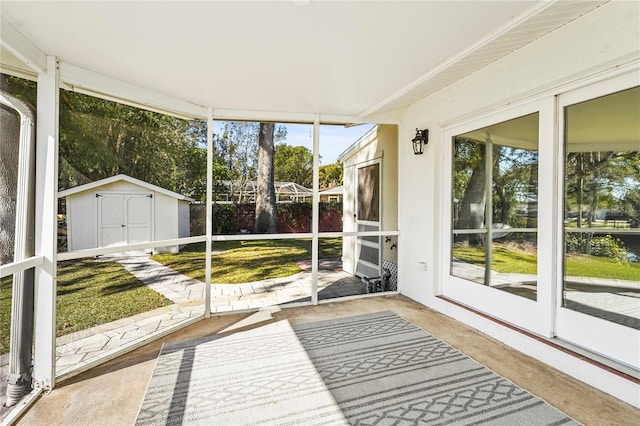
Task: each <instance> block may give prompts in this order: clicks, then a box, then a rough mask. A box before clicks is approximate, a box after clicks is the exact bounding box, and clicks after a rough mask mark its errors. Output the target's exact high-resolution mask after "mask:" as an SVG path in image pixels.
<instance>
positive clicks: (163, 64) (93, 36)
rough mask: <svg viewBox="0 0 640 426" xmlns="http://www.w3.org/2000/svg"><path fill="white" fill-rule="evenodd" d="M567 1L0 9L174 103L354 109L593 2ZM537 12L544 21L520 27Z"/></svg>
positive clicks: (82, 59) (433, 83)
mask: <svg viewBox="0 0 640 426" xmlns="http://www.w3.org/2000/svg"><path fill="white" fill-rule="evenodd" d="M560 3H565V2H560ZM571 3H574V4H580V5H582V6H580V7H578V8H577V9H579V10H577V11H574V13H571V14H566V16H560V14H552V15H550V14H549V11H548V10H553V7H554V4H553V3H549V2H540V1H455V2H449V1H424V2H415V1H414V2H398V1H387V2H325V1H308V2H301V1H297V2H293V1H279V2H239V1H233V2H231V1H229V2H206V1H196V2H183V1H180V2H177V1H176V2H154V1H141V2H129V1H123V2H58V1H47V2H13V1H2V2H1V3H0V5H1V9H0V13H1V15H2V18H3V19H5V20H6V21H8V22H10V23H11V24H12V25H13V26H14V27H15V28H16V29H17V30H18V31H19V32H21V33H22V34H23V35H24V36H25V37H26V38H28V39H29V40H30V41H32V42H33V43H34V44H35V45H36V46H38V47H39V48H40V49H41V50H42V51H44V52H45V53H47V54H49V55H55V56H57V57H59V58H60V60H61V61H63V62H65V63H68V64H71V65H74V66H77V67H80V68H85V69H87V70H90V71H94V72H97V73H100V74H103V75H105V76H108V77H111V78H114V79H117V80H121V81H123V82H126V83H129V84H132V85H135V86H138V87H140V88H143V89H147V90H151V91H154V92H158V93H161V94H163V95H166V96H171V97H174V98H177V99H180V100H183V101H185V102H189V103H193V104H196V105H201V106H206V107H213V108H214V109H227V110H245V111H264V112H274V111H278V112H292V113H323V114H335V115H346V116H363V115H365V116H366V115H369V114H374V113H379V112H384V111H390V110H394V109H399V108H403V107H406V106H408V105H410V104H411V103H413V102H415V101H416V100H418V99H420V98H421V97H424V96H426V95H427V94H429V93H433V92H434V91H435V90H438V89H439V88H441V87H444V86H446V85H448V84H451V82H453V81H455V80H456V79H459V78H462V77H464V76H465V75H468V74H469V73H470V72H473V71H475V70H477V69H479V68H481V67H483V66H485V65H486V64H487V63H490V62H491V61H493V60H495V59H497V58H499V57H501V56H504V55H505V54H508V53H509V52H511V51H513V50H515V49H517V48H518V47H521V46H522V45H524V44H526V43H528V42H530V41H532V40H534V39H536V38H538V37H540V36H541V35H543V34H544V33H545V32H548V31H551V30H553V29H555V28H557V27H558V26H560V25H562V24H563V23H566V22H568V21H570V20H571V19H575V17H576V16H579V15H580V14H582V13H585V11H588V10H590V9H592V8H594V7H597V6H598V5H599V4H601V3H602V2H600V1H596V2H571ZM550 7H551V9H550ZM555 7H556V8H557V7H558V6H557V5H555ZM565 9H566V7H565ZM545 10H547V12H546V15H544V13H545ZM537 15H540V16H546V18H544V21H545V22H549V25H546V26H545V27H544V29H543V30H542V31H540V30H538V31H532V30H527V28H531V25H532V24H531V19H535V17H536V16H537ZM535 22H536V21H534V24H535ZM527 23H528V24H527ZM527 25H528V26H527ZM537 25H538V27H539V22H538V24H537ZM519 28H520V29H522V28H524V29H525V30H526V31H524V32H523V31H517V30H518V29H519ZM536 28H537V27H536ZM509 34H511V36H509ZM505 37H507V38H506V40H505ZM508 37H511V38H508ZM3 42H4V40H3ZM492 43H493V44H492ZM483 49H484V50H483ZM472 54H473V55H475V56H472V60H468V59H467V62H464V59H465V58H468V57H469V56H470V55H472ZM456 66H457V68H456Z"/></svg>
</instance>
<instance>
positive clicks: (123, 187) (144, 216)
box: [58, 174, 193, 253]
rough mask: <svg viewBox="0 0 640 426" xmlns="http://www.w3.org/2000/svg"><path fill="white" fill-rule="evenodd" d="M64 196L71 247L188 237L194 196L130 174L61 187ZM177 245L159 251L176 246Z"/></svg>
mask: <svg viewBox="0 0 640 426" xmlns="http://www.w3.org/2000/svg"><path fill="white" fill-rule="evenodd" d="M58 198H66V210H67V217H66V220H67V245H68V250H69V251H72V250H83V249H90V248H97V247H107V246H118V245H125V244H136V243H141V242H147V241H158V240H168V239H174V238H181V237H188V236H189V234H190V232H189V203H190V202H191V201H193V199H191V198H189V197H186V196H184V195H181V194H178V193H175V192H173V191H169V190H167V189H164V188H161V187H159V186H156V185H152V184H150V183H148V182H144V181H142V180H139V179H135V178H132V177H131V176H127V175H123V174H120V175H116V176H112V177H109V178H106V179H102V180H98V181H95V182H91V183H88V184H85V185H80V186H76V187H73V188H69V189H67V190H64V191H60V192H59V193H58ZM178 250H179V247H178V246H169V247H161V248H156V252H170V253H176V252H178Z"/></svg>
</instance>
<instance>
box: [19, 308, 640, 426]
mask: <svg viewBox="0 0 640 426" xmlns="http://www.w3.org/2000/svg"><path fill="white" fill-rule="evenodd" d="M381 310H391V311H393V312H395V313H396V314H398V315H400V316H402V317H404V318H405V319H407V320H409V321H411V322H413V323H414V324H416V325H418V326H420V327H422V328H424V329H425V330H426V331H428V332H429V333H431V334H433V335H434V336H435V337H438V338H440V339H442V340H444V341H445V342H447V343H449V344H450V345H452V346H453V347H455V348H456V349H458V350H460V351H461V352H463V353H465V354H467V355H469V356H470V357H472V358H474V359H475V360H476V361H478V362H480V363H482V364H484V365H485V366H487V367H488V368H490V369H491V370H493V371H495V372H497V373H498V374H500V375H502V376H504V377H506V378H507V379H509V380H511V381H513V382H514V383H516V384H517V385H518V386H520V387H522V388H524V389H527V390H528V391H529V392H531V393H533V394H534V395H536V396H538V397H540V398H542V399H544V400H546V401H547V402H549V403H550V404H552V405H554V406H555V407H557V408H558V409H560V410H562V411H564V412H565V413H566V414H568V415H569V416H571V417H573V418H574V419H576V420H578V421H579V422H582V423H583V424H586V425H598V426H600V425H637V424H638V419H640V410H637V409H635V408H634V407H632V406H630V405H628V404H626V403H624V402H621V401H619V400H617V399H615V398H613V397H611V396H609V395H607V394H605V393H602V392H600V391H598V390H596V389H594V388H592V387H590V386H587V385H585V384H584V383H582V382H579V381H577V380H575V379H573V378H571V377H569V376H567V375H565V374H563V373H562V372H560V371H558V370H555V369H552V368H550V367H548V366H547V365H545V364H542V363H540V362H538V361H536V360H534V359H533V358H530V357H528V356H526V355H524V354H522V353H520V352H517V351H514V350H512V349H510V348H508V347H506V346H505V345H504V344H502V343H499V342H497V341H496V340H494V339H492V338H490V337H488V336H486V335H484V334H482V333H480V332H478V331H476V330H474V329H472V328H469V327H466V326H464V325H463V324H461V323H459V322H456V321H454V320H452V319H450V318H448V317H446V316H444V315H441V314H438V313H436V312H434V311H432V310H430V309H427V308H425V307H424V306H422V305H420V304H419V303H416V302H414V301H412V300H410V299H408V298H406V297H403V296H399V295H394V296H379V297H371V298H362V299H357V300H348V301H342V302H333V303H329V304H322V305H318V306H308V307H296V308H286V309H282V310H277V309H276V310H275V311H274V312H273V313H272V315H271V316H272V318H273V319H274V320H282V319H288V320H289V321H290V322H291V323H305V322H313V321H319V320H323V319H331V318H339V317H345V316H351V315H357V314H364V313H369V312H376V311H381ZM267 317H268V315H267ZM264 318H265V313H261V314H251V313H243V314H229V315H222V316H218V317H213V318H210V319H208V320H203V321H200V322H198V323H196V324H194V325H191V326H189V327H187V328H184V329H182V330H180V331H178V332H176V333H173V334H171V335H169V336H166V337H164V338H162V339H161V340H158V341H155V342H152V343H149V344H148V345H146V346H143V347H141V348H139V349H137V350H135V351H133V352H130V353H129V354H126V355H123V356H121V357H119V358H117V359H115V360H112V361H110V362H108V363H106V364H103V365H101V366H99V367H96V368H94V369H92V370H90V371H87V372H85V373H83V374H80V375H78V376H75V377H73V378H71V379H68V380H67V381H65V382H62V383H59V384H58V386H57V387H56V389H54V390H53V391H52V392H51V393H50V394H48V395H44V396H42V397H41V398H40V399H39V400H38V401H37V402H36V403H35V405H34V406H33V407H32V408H31V409H30V410H29V411H28V412H27V413H26V414H25V415H24V416H23V417H22V418H21V419H20V420H19V422H18V424H21V425H110V426H111V425H131V424H133V423H134V421H135V419H136V415H137V412H138V409H139V407H140V404H141V402H142V399H143V397H144V394H145V391H146V388H147V384H148V382H149V379H150V377H151V374H152V372H153V369H154V366H155V360H156V356H157V355H158V353H159V351H160V348H161V345H162V343H163V342H167V341H179V340H188V339H194V338H198V337H203V336H210V335H215V334H217V333H220V332H222V331H225V332H229V331H231V330H242V329H248V328H252V327H255V326H259V325H264Z"/></svg>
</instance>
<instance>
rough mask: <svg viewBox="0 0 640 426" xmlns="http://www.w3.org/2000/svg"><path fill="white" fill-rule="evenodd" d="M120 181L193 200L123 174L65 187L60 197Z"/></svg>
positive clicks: (168, 195)
mask: <svg viewBox="0 0 640 426" xmlns="http://www.w3.org/2000/svg"><path fill="white" fill-rule="evenodd" d="M119 181H124V182H129V183H131V184H133V185H137V186H140V187H142V188H144V189H147V190H149V191H154V192H159V193H160V194H162V195H166V196H167V197H172V198H177V199H178V200H184V201H189V202H191V201H193V198H189V197H187V196H185V195H182V194H178V193H177V192H173V191H169V190H168V189H165V188H162V187H160V186H157V185H153V184H151V183H149V182H145V181H143V180H140V179H136V178H133V177H131V176H127V175H123V174H119V175H115V176H111V177H108V178H105V179H100V180H97V181H95V182H90V183H87V184H84V185H78V186H74V187H73V188H69V189H65V190H64V191H60V192H58V198H65V197H68V196H69V195H74V194H78V193H80V192H85V191H90V190H95V189H97V188H100V187H101V186H105V185H109V184H111V183H115V182H119Z"/></svg>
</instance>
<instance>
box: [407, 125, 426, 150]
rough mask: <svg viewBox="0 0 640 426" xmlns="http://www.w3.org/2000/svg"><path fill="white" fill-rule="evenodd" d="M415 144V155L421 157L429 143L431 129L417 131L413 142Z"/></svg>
mask: <svg viewBox="0 0 640 426" xmlns="http://www.w3.org/2000/svg"><path fill="white" fill-rule="evenodd" d="M411 142H412V143H413V153H414V154H415V155H421V154H422V152H423V150H424V147H425V145H426V144H427V143H428V142H429V129H424V130H418V129H416V137H415V138H413V139H412V140H411Z"/></svg>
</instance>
